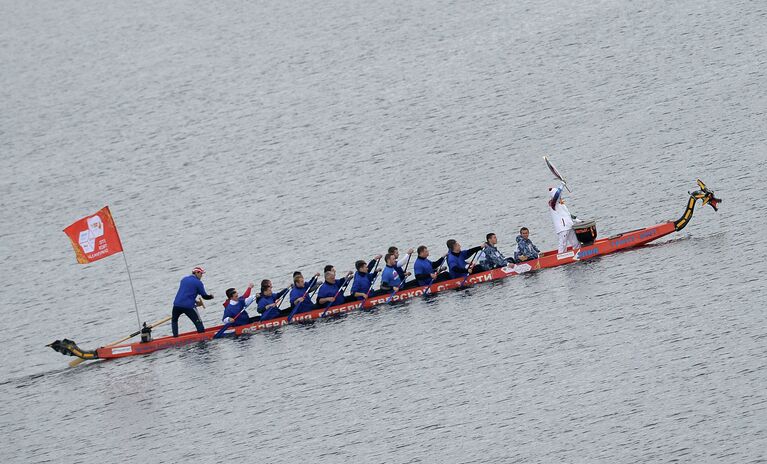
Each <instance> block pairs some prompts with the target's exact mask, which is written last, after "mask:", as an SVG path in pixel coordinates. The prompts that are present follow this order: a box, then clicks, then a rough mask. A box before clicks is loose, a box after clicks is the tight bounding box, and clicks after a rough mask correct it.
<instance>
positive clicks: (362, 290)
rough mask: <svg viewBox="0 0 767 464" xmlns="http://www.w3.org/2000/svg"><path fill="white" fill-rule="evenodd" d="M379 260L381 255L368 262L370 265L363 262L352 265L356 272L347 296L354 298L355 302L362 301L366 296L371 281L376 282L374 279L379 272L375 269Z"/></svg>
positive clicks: (371, 283)
mask: <svg viewBox="0 0 767 464" xmlns="http://www.w3.org/2000/svg"><path fill="white" fill-rule="evenodd" d="M380 259H381V255H377V256H376V257H374V258H373V260H372V261H370V263H366V262H365V261H363V260H359V261H357V262H356V263H354V267H355V268H356V269H357V272H356V273H355V274H354V283H353V284H352V290H351V292H350V295H349V296H351V297H352V298H356V299H357V300H364V299H365V297H367V296H368V292H369V291H370V286H371V285H373V281H375V280H376V277H377V276H378V273H379V272H380V271H379V270H378V269H376V266H378V261H379V260H380ZM370 294H372V292H370Z"/></svg>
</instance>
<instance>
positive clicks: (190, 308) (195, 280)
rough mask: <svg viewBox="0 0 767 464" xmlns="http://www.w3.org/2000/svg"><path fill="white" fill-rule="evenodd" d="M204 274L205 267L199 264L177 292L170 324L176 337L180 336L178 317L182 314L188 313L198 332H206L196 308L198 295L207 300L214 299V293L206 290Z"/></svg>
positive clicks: (187, 315)
mask: <svg viewBox="0 0 767 464" xmlns="http://www.w3.org/2000/svg"><path fill="white" fill-rule="evenodd" d="M203 274H205V269H203V268H201V267H199V266H198V267H196V268H194V269H192V275H188V276H186V277H184V278H183V279H181V283H180V284H179V286H178V292H176V298H175V299H174V300H173V314H172V319H171V324H170V326H171V330H172V331H173V336H174V337H178V318H179V317H181V315H182V314H186V317H188V318H189V319H191V320H192V322H193V323H194V327H195V328H196V329H197V332H198V333H203V332H205V326H203V325H202V321H201V320H200V316H199V315H198V314H197V311H195V309H194V308H195V306H197V296H198V295H199V296H201V297H203V299H206V300H212V299H213V295H212V294H210V295H208V292H206V291H205V286H204V285H203V284H202V280H201V279H202V275H203Z"/></svg>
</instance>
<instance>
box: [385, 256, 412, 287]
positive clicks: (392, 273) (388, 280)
mask: <svg viewBox="0 0 767 464" xmlns="http://www.w3.org/2000/svg"><path fill="white" fill-rule="evenodd" d="M384 262H385V263H386V267H385V268H384V270H383V273H382V274H381V290H382V291H383V292H392V291H395V292H398V291H400V290H403V289H405V288H411V287H414V286H416V285H418V282H416V281H415V280H413V281H410V282H407V283H405V284H403V282H404V281H403V278H404V279H407V277H408V276H409V275H410V272H403V274H404V275H403V277H400V271H401V270H402V269H401V268H400V271H398V270H397V268H398V267H399V266H397V259H396V258H395V257H394V254H392V253H388V254H387V255H386V256H385V257H384Z"/></svg>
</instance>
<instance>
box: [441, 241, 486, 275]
mask: <svg viewBox="0 0 767 464" xmlns="http://www.w3.org/2000/svg"><path fill="white" fill-rule="evenodd" d="M481 249H482V247H474V248H470V249H468V250H463V251H461V252H460V253H453V252H452V251H451V252H450V253H448V254H447V266H448V270H449V271H450V278H451V279H456V278H458V277H465V276H467V275H469V271H468V270H467V269H466V268H467V267H468V266H469V265H468V263H466V260H467V259H468V258H469V256H471V255H473V254H474V253H476V252H478V251H479V250H481Z"/></svg>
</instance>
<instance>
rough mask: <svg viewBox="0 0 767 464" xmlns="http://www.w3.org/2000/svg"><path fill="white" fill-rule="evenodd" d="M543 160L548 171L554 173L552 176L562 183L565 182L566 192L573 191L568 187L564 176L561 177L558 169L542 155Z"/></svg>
mask: <svg viewBox="0 0 767 464" xmlns="http://www.w3.org/2000/svg"><path fill="white" fill-rule="evenodd" d="M543 160H544V161H546V166H548V167H549V171H551V173H552V174H554V177H556V178H557V179H559V180H561V181H562V183H563V184H565V188H566V189H567V191H568V192H570V193H573V191H572V190H570V187H568V186H567V181H566V180H565V178H564V177H562V174H560V173H559V171H557V168H555V167H554V165H553V164H551V161H549V158H548V157H546V156H544V157H543Z"/></svg>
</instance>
